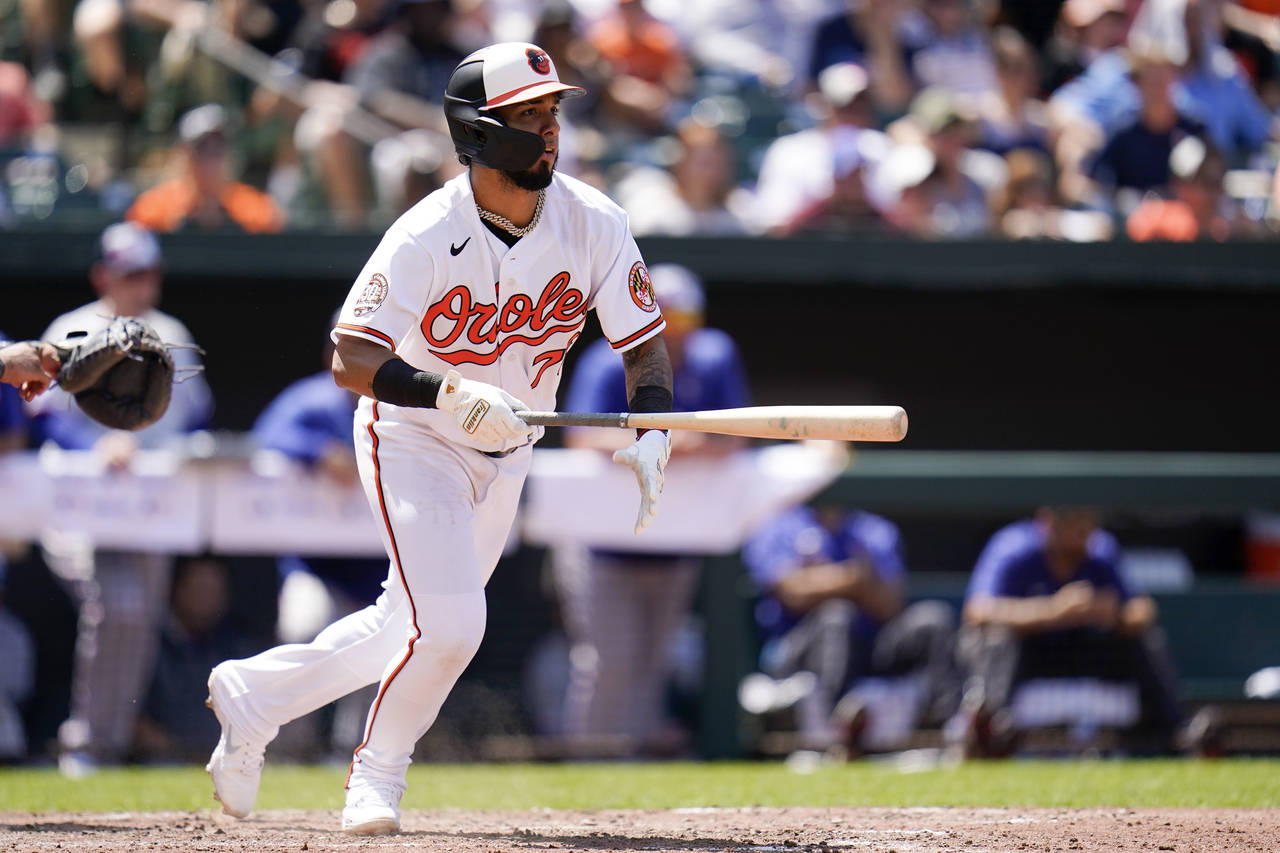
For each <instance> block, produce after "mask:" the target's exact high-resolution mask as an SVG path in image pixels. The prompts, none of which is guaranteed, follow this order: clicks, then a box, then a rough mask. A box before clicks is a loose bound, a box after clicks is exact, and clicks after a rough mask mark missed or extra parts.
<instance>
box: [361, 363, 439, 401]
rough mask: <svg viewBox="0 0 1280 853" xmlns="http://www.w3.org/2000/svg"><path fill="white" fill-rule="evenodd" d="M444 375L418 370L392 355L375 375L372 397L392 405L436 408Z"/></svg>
mask: <svg viewBox="0 0 1280 853" xmlns="http://www.w3.org/2000/svg"><path fill="white" fill-rule="evenodd" d="M443 381H444V377H443V376H441V375H440V374H439V373H429V372H427V371H425V370H416V369H415V368H413V367H411V366H410V365H409V364H407V363H406V362H404V361H402V360H400V359H399V358H389V359H387V360H386V361H385V362H383V364H382V367H379V368H378V372H377V373H375V374H374V375H373V383H372V385H373V396H374V398H375V399H378V400H381V401H382V402H384V403H391V404H392V405H393V406H412V407H414V408H417V409H434V408H435V407H436V395H437V394H439V393H440V383H442V382H443Z"/></svg>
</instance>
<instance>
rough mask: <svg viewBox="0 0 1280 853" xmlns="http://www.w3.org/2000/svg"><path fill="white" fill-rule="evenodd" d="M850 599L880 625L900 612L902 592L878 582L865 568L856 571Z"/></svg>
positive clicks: (873, 573)
mask: <svg viewBox="0 0 1280 853" xmlns="http://www.w3.org/2000/svg"><path fill="white" fill-rule="evenodd" d="M852 597H853V601H854V603H855V604H857V605H858V607H859V608H861V609H862V610H863V612H865V613H866V614H867V615H868V616H870V617H871V618H872V619H874V620H876V621H877V622H879V623H880V624H882V625H883V624H884V623H885V622H888V621H889V620H890V619H892V618H893V617H895V616H897V615H898V614H899V613H901V612H902V590H901V589H900V588H898V587H897V586H895V585H893V584H889V583H885V582H884V581H882V580H880V578H879V577H878V576H877V575H876V574H875V572H874V571H873V570H871V569H870V568H867V567H865V566H864V567H860V568H859V569H858V570H857V575H856V576H855V583H854V588H853V596H852Z"/></svg>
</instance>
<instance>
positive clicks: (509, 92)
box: [444, 42, 586, 172]
mask: <svg viewBox="0 0 1280 853" xmlns="http://www.w3.org/2000/svg"><path fill="white" fill-rule="evenodd" d="M554 92H559V93H560V95H561V97H564V98H573V97H577V96H578V95H584V94H586V90H585V89H580V88H578V87H577V86H569V85H566V84H564V83H561V82H560V78H559V76H558V75H557V74H556V67H555V65H554V64H553V63H552V62H551V57H549V56H547V52H546V51H545V50H543V49H542V48H540V47H538V46H537V45H533V44H528V43H525V42H503V43H501V44H494V45H490V46H489V47H485V48H481V49H480V50H477V51H476V52H475V53H473V54H471V55H470V56H468V57H467V58H466V59H464V60H462V62H460V63H459V64H458V67H457V68H455V69H453V74H452V75H450V77H449V85H448V86H446V87H445V92H444V115H445V119H446V120H447V121H448V124H449V135H450V136H451V137H453V147H454V150H455V151H457V152H458V159H459V160H461V161H462V163H463V164H464V165H469V164H470V163H472V162H475V163H479V164H480V165H481V166H488V167H489V168H490V169H502V170H504V171H508V172H520V171H523V170H525V169H528V168H529V167H531V166H532V165H533V164H534V163H536V162H538V158H539V157H541V156H542V151H543V149H544V147H545V146H544V143H543V141H542V137H540V136H538V134H536V133H529V132H527V131H523V130H515V129H513V128H510V127H507V125H505V124H503V123H502V122H501V121H499V120H498V118H497V116H494V115H490V113H489V110H492V109H493V108H494V107H502V106H506V105H507V104H518V103H520V102H521V101H531V100H533V99H534V98H540V97H542V96H543V95H549V94H552V93H554Z"/></svg>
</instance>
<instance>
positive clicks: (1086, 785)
mask: <svg viewBox="0 0 1280 853" xmlns="http://www.w3.org/2000/svg"><path fill="white" fill-rule="evenodd" d="M344 772H345V768H344V769H334V768H327V767H295V766H283V767H282V766H271V765H268V767H267V770H266V772H265V774H264V775H263V779H262V790H261V793H260V794H259V797H258V807H259V808H261V809H284V808H294V809H299V808H301V809H338V808H340V807H341V805H342V782H343V776H344ZM210 791H211V789H210V787H209V781H208V777H207V776H206V775H205V774H204V772H203V771H201V770H200V769H198V768H179V769H126V770H106V771H101V772H99V773H98V774H96V775H94V776H91V777H89V778H87V779H83V780H79V781H68V780H66V779H63V778H62V777H61V776H59V775H58V774H57V772H55V771H52V770H26V769H20V770H13V769H11V770H4V771H0V810H3V811H24V812H46V811H150V810H202V809H208V808H212V807H213V806H214V805H215V804H214V803H213V801H212V800H211V799H210ZM747 805H762V806H859V805H865V806H1058V807H1088V806H1103V807H1107V806H1115V807H1121V806H1123V807H1137V806H1238V807H1271V808H1275V807H1280V761H1276V760H1260V759H1254V760H1250V759H1241V760H1234V759H1233V760H1221V761H1208V762H1206V761H1186V760H1168V761H1096V762H1051V761H1012V762H1000V763H982V762H975V763H967V764H964V765H961V766H959V767H944V768H936V769H930V770H924V771H920V772H913V773H906V772H902V771H900V770H898V769H896V768H895V767H893V766H891V765H889V764H883V763H874V762H858V763H854V764H848V765H843V766H826V767H821V768H819V769H818V770H817V771H816V772H813V773H807V774H797V773H793V772H791V771H789V770H788V769H787V768H786V767H785V766H783V765H782V764H780V763H708V764H539V765H530V764H473V765H418V766H415V767H413V768H412V769H411V771H410V775H409V792H408V793H407V794H406V795H405V800H404V806H405V808H410V809H426V808H467V809H532V808H568V809H631V808H668V807H690V806H747Z"/></svg>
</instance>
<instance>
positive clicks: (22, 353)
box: [0, 341, 58, 403]
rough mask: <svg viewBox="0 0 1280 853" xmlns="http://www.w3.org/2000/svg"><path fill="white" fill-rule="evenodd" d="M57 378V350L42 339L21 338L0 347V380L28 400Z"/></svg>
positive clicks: (42, 391)
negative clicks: (18, 341)
mask: <svg viewBox="0 0 1280 853" xmlns="http://www.w3.org/2000/svg"><path fill="white" fill-rule="evenodd" d="M57 377H58V350H57V349H56V348H55V347H54V346H53V344H48V343H45V342H44V341H22V342H20V343H16V344H6V345H5V346H4V347H3V348H2V349H0V382H7V383H8V384H10V385H12V386H14V387H15V388H18V389H20V390H21V393H22V398H23V399H24V400H26V401H27V402H28V403H29V402H31V401H32V400H33V399H35V398H36V397H38V396H39V395H40V394H43V393H44V392H45V390H47V389H48V387H49V383H51V382H53V381H54V380H55V379H56V378H57Z"/></svg>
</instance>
